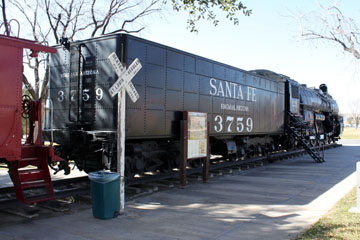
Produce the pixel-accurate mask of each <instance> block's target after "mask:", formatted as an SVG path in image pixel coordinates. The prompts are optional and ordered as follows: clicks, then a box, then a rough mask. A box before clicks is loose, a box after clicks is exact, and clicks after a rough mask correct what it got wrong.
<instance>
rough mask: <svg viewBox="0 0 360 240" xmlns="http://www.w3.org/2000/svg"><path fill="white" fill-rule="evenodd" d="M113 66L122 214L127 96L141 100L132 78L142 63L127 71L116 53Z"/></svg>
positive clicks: (133, 99)
mask: <svg viewBox="0 0 360 240" xmlns="http://www.w3.org/2000/svg"><path fill="white" fill-rule="evenodd" d="M108 59H109V61H110V63H111V65H112V66H113V68H114V70H115V72H116V75H117V76H118V80H117V81H116V82H115V83H114V84H113V85H112V86H111V88H110V89H109V93H110V95H111V97H114V96H115V95H116V94H118V119H117V120H118V121H117V129H118V130H117V171H118V173H119V175H120V191H119V195H120V196H119V200H120V208H119V211H120V214H122V213H124V211H125V117H126V116H125V114H126V102H125V101H126V94H125V91H126V92H127V93H128V95H129V97H130V98H131V100H132V101H133V102H136V101H137V100H138V99H139V94H138V92H137V91H136V89H135V87H134V85H133V84H132V82H131V80H132V78H133V77H134V76H135V75H136V74H137V73H138V72H139V71H140V69H141V67H142V66H141V63H140V61H139V59H137V58H136V59H135V60H134V61H133V62H132V63H131V64H130V66H129V67H128V68H127V69H126V67H125V65H124V64H122V63H121V62H120V60H119V58H118V57H117V56H116V53H114V52H113V53H112V54H110V56H109V57H108Z"/></svg>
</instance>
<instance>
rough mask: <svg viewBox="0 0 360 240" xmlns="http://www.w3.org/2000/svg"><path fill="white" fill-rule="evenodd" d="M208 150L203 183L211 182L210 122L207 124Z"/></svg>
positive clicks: (204, 160)
mask: <svg viewBox="0 0 360 240" xmlns="http://www.w3.org/2000/svg"><path fill="white" fill-rule="evenodd" d="M206 134H207V149H206V158H204V159H203V182H204V183H206V182H208V181H209V167H210V122H207V133H206Z"/></svg>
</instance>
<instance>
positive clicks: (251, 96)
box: [209, 78, 256, 102]
mask: <svg viewBox="0 0 360 240" xmlns="http://www.w3.org/2000/svg"><path fill="white" fill-rule="evenodd" d="M209 83H210V87H211V90H210V94H211V95H213V96H220V97H226V98H232V99H239V100H246V101H249V102H256V88H253V87H249V86H242V85H240V84H237V83H233V82H228V81H222V80H218V79H215V78H211V79H210V81H209ZM244 88H245V93H246V94H247V96H246V98H245V99H244V95H243V89H244Z"/></svg>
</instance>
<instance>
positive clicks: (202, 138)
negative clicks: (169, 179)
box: [179, 111, 210, 188]
mask: <svg viewBox="0 0 360 240" xmlns="http://www.w3.org/2000/svg"><path fill="white" fill-rule="evenodd" d="M183 119H184V120H182V121H181V122H180V128H181V131H180V133H181V134H180V140H181V141H180V143H181V152H180V166H179V167H180V185H181V187H182V188H185V186H186V182H187V181H186V168H187V163H188V160H189V159H191V161H193V160H195V159H202V164H203V171H202V172H203V182H204V183H206V182H207V181H208V179H209V162H210V154H209V128H210V123H209V122H208V117H207V113H201V112H188V111H185V112H184V113H183ZM195 161H196V160H195Z"/></svg>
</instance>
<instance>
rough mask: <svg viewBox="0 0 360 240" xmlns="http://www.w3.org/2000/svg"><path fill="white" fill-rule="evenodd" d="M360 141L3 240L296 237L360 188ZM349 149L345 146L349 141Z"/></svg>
mask: <svg viewBox="0 0 360 240" xmlns="http://www.w3.org/2000/svg"><path fill="white" fill-rule="evenodd" d="M358 143H359V142H355V143H351V144H350V145H344V146H343V147H341V148H336V149H331V150H327V151H326V152H325V159H326V162H325V163H322V164H316V163H314V161H313V160H312V159H311V158H310V157H309V156H306V155H304V156H302V157H298V158H294V159H289V160H285V161H281V162H278V163H275V164H269V165H266V166H263V167H260V168H255V169H251V170H247V171H243V172H239V173H235V174H229V175H225V176H220V177H216V178H214V179H211V180H210V182H209V183H207V184H202V183H194V184H191V185H189V186H188V187H187V188H186V189H178V188H176V189H170V190H166V191H162V192H158V193H155V194H152V195H150V196H146V197H142V198H139V199H136V200H135V201H131V202H128V203H127V204H128V205H127V210H126V213H125V214H124V215H122V216H119V217H118V218H115V219H111V220H99V219H95V218H93V216H92V211H91V209H88V210H84V211H79V212H76V213H72V214H69V215H63V216H60V217H56V218H49V219H40V220H35V221H32V222H30V223H24V224H18V225H7V226H0V239H2V240H8V239H9V240H10V239H24V240H25V239H26V240H30V239H37V240H39V239H52V240H56V239H66V240H69V239H77V240H83V239H84V240H85V239H94V240H95V239H96V240H97V239H99V240H100V239H101V240H105V239H106V240H110V239H156V240H159V239H186V240H189V239H204V240H209V239H221V240H226V239H267V240H270V239H274V240H275V239H276V240H278V239H293V238H294V237H296V236H297V235H298V234H300V233H302V232H303V231H304V230H305V229H307V228H309V227H310V226H311V225H312V224H313V223H315V222H316V221H317V220H318V219H319V218H320V217H321V216H322V215H323V214H325V213H326V212H327V211H328V210H329V209H330V208H331V207H332V206H333V205H334V204H335V203H336V202H337V201H338V200H339V199H341V198H342V197H343V196H344V195H345V194H346V193H348V192H349V191H350V190H351V189H352V188H353V187H354V186H355V183H356V182H355V168H356V161H357V160H360V145H357V144H358ZM344 144H346V142H344Z"/></svg>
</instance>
